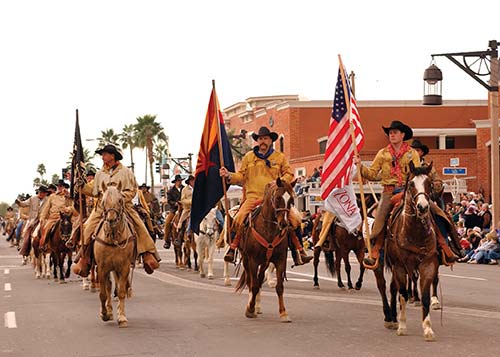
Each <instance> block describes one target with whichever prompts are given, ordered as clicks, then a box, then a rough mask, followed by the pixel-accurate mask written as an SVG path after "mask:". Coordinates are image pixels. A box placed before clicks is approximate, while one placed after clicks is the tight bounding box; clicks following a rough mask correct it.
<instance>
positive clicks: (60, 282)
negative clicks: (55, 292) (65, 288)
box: [59, 279, 67, 284]
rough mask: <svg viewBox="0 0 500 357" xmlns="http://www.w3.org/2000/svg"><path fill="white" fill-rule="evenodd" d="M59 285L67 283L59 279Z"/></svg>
mask: <svg viewBox="0 0 500 357" xmlns="http://www.w3.org/2000/svg"><path fill="white" fill-rule="evenodd" d="M59 284H67V281H66V280H64V279H61V280H60V281H59Z"/></svg>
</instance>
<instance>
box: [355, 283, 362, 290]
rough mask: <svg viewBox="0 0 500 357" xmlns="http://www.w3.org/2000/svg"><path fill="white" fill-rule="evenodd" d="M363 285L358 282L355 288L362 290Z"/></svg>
mask: <svg viewBox="0 0 500 357" xmlns="http://www.w3.org/2000/svg"><path fill="white" fill-rule="evenodd" d="M361 287H362V284H358V283H356V286H355V288H354V289H356V290H361Z"/></svg>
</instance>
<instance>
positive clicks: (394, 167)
mask: <svg viewBox="0 0 500 357" xmlns="http://www.w3.org/2000/svg"><path fill="white" fill-rule="evenodd" d="M387 150H389V153H390V154H391V156H392V163H391V176H393V177H394V176H396V177H397V179H398V185H399V186H401V185H402V184H403V175H402V173H401V165H400V162H399V161H400V160H401V158H402V157H403V155H404V154H405V153H407V152H408V151H410V145H408V143H403V144H402V145H401V148H400V149H399V152H396V151H395V150H394V147H393V146H392V145H391V144H389V145H388V146H387Z"/></svg>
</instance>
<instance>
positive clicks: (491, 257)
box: [486, 250, 500, 260]
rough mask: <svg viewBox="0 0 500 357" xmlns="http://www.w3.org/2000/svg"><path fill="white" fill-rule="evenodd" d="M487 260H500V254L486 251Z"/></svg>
mask: <svg viewBox="0 0 500 357" xmlns="http://www.w3.org/2000/svg"><path fill="white" fill-rule="evenodd" d="M486 259H489V260H499V259H500V253H497V252H494V251H492V250H488V251H486Z"/></svg>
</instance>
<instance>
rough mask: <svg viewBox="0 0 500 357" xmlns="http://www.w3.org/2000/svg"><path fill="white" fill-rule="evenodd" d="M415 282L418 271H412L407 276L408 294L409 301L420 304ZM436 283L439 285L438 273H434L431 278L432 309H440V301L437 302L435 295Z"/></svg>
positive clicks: (416, 304)
mask: <svg viewBox="0 0 500 357" xmlns="http://www.w3.org/2000/svg"><path fill="white" fill-rule="evenodd" d="M417 282H418V271H414V272H413V274H412V275H411V276H409V277H408V296H409V301H410V303H413V304H414V305H415V306H421V305H422V301H421V300H420V296H419V294H418V287H417ZM438 285H439V274H436V276H435V277H434V279H433V280H432V295H431V309H432V310H441V303H440V302H439V299H438V295H437V287H438Z"/></svg>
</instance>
